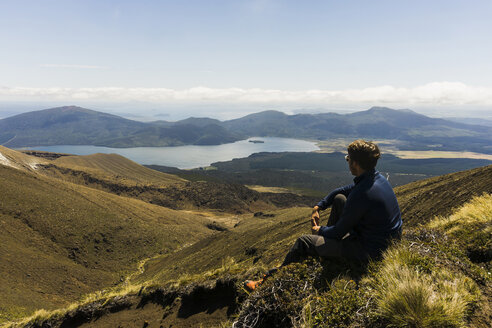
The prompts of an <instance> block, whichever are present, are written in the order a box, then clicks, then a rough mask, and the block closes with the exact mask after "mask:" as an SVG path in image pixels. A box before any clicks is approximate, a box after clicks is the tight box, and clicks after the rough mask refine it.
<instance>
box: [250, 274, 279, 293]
mask: <svg viewBox="0 0 492 328" xmlns="http://www.w3.org/2000/svg"><path fill="white" fill-rule="evenodd" d="M277 271H278V268H273V269H270V270H268V272H267V273H266V274H265V275H263V278H262V279H260V280H246V281H245V282H244V284H243V285H244V288H245V289H246V290H247V291H249V292H252V291H254V290H255V289H256V288H258V287H260V286H261V284H262V283H263V282H265V280H266V279H267V278H268V277H270V276H271V275H272V274H274V273H275V272H277Z"/></svg>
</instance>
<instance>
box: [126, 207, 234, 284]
mask: <svg viewBox="0 0 492 328" xmlns="http://www.w3.org/2000/svg"><path fill="white" fill-rule="evenodd" d="M179 212H181V213H188V214H192V215H196V216H201V217H203V218H206V219H209V220H210V223H212V224H215V223H220V224H222V225H224V226H225V227H226V228H227V229H233V228H234V227H235V226H236V224H237V223H238V222H239V221H240V218H239V216H238V215H217V213H213V212H210V211H194V210H181V211H179ZM197 242H199V240H198V241H196V242H195V243H197ZM195 243H189V244H184V245H182V246H180V247H178V248H176V249H175V250H173V251H172V252H170V253H168V254H166V255H162V254H156V255H154V256H151V257H148V258H145V259H143V260H141V261H140V262H138V264H137V268H136V270H135V271H134V272H132V273H130V274H129V275H128V276H126V277H125V278H124V279H123V281H122V283H121V284H118V286H129V285H131V282H132V279H133V278H135V277H137V276H139V275H141V274H143V273H145V265H146V264H147V262H149V261H151V260H154V259H157V258H159V257H162V256H169V255H171V254H174V253H177V252H179V251H181V250H183V249H185V248H187V247H190V246H192V245H194V244H195Z"/></svg>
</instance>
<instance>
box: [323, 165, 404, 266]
mask: <svg viewBox="0 0 492 328" xmlns="http://www.w3.org/2000/svg"><path fill="white" fill-rule="evenodd" d="M337 194H343V195H345V196H346V197H347V202H346V203H345V207H344V209H343V212H342V215H341V216H340V219H339V220H338V222H337V223H336V224H335V225H334V226H329V227H327V226H322V227H321V228H320V229H319V234H320V235H322V236H324V237H326V238H333V239H338V240H341V239H342V238H343V237H344V236H345V235H346V234H347V233H348V232H350V239H351V240H357V241H359V242H360V243H361V244H362V247H363V248H364V251H366V252H367V253H368V254H369V256H371V257H374V256H379V255H380V253H381V252H382V251H383V250H384V249H386V248H387V247H388V245H389V241H390V239H392V238H400V236H401V226H402V220H401V214H400V208H399V206H398V201H397V200H396V196H395V193H394V192H393V189H392V188H391V185H390V184H389V182H388V180H386V179H385V178H384V177H383V176H382V175H381V174H380V173H379V172H378V171H376V170H370V171H367V172H365V173H363V174H362V175H360V176H358V177H356V178H355V179H354V183H353V184H350V185H347V186H344V187H340V188H338V189H335V190H333V191H332V192H331V193H330V194H329V195H328V196H326V197H325V198H324V199H323V200H321V201H320V202H319V203H318V206H319V208H320V209H321V210H325V209H326V208H328V207H329V206H331V204H332V203H333V199H334V198H335V196H336V195H337Z"/></svg>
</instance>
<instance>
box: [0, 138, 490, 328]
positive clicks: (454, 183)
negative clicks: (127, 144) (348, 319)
mask: <svg viewBox="0 0 492 328" xmlns="http://www.w3.org/2000/svg"><path fill="white" fill-rule="evenodd" d="M0 153H1V154H2V155H1V156H2V157H1V159H2V163H1V164H2V165H0V179H1V181H0V183H1V185H2V187H3V188H5V189H3V190H7V191H8V192H3V193H2V194H1V196H0V203H1V204H2V209H1V214H0V215H1V220H0V222H1V224H2V230H1V231H2V232H1V234H2V236H1V237H2V240H3V241H4V242H3V243H2V245H1V246H0V255H1V258H2V259H3V260H2V262H1V263H2V265H1V266H0V271H1V273H2V274H1V277H2V278H1V279H2V281H1V284H0V286H3V287H2V290H1V291H0V292H1V293H2V295H4V297H3V298H2V303H1V304H0V309H1V314H0V320H1V321H2V322H3V323H4V324H5V326H6V327H17V326H19V325H20V326H22V327H24V324H19V325H16V324H14V326H12V325H10V324H8V322H9V321H15V320H19V319H21V318H23V317H26V316H29V315H30V314H33V313H34V312H35V311H36V310H39V309H44V310H40V311H38V312H36V313H35V314H34V317H32V318H31V319H28V321H29V322H31V323H30V324H28V325H27V326H29V327H41V326H42V323H43V322H45V323H46V324H48V322H51V323H49V324H50V325H52V326H55V327H58V326H60V325H61V326H64V327H65V326H73V327H85V326H87V327H110V326H111V324H113V323H114V322H119V323H120V324H121V325H123V326H128V325H129V326H140V325H145V322H147V324H148V325H149V326H159V325H173V326H174V327H180V326H183V327H184V326H197V327H198V326H199V325H200V324H202V325H207V326H220V325H223V324H224V325H226V324H227V322H229V323H230V321H229V320H238V318H241V313H243V314H244V313H245V312H244V311H249V310H247V307H245V306H246V304H248V303H247V300H248V299H249V300H250V301H252V299H251V298H250V297H251V296H252V295H248V294H247V293H245V292H244V291H241V288H240V285H241V281H242V280H244V279H246V278H248V277H252V276H255V275H261V273H262V272H265V271H266V270H267V269H268V268H269V267H271V266H273V265H277V264H278V263H279V261H281V260H282V258H283V256H284V254H285V253H286V251H287V250H288V249H289V247H290V245H291V244H292V243H293V241H294V240H295V239H296V238H297V237H298V236H299V235H302V234H303V233H306V232H307V231H308V228H309V223H308V220H307V217H308V214H309V211H310V210H309V206H311V204H312V202H313V201H314V200H316V199H317V198H316V197H315V196H311V197H307V196H300V195H294V194H289V193H282V191H285V189H280V190H274V191H276V193H268V192H267V193H265V192H261V193H260V192H256V191H253V190H250V189H248V188H246V187H244V186H242V185H240V184H237V185H231V184H229V183H226V182H225V181H217V180H220V179H219V178H218V177H216V176H207V175H200V174H202V173H203V172H194V171H186V172H178V173H180V174H178V175H174V174H169V173H163V172H158V171H155V170H152V169H150V168H146V167H143V166H141V165H139V164H137V163H134V162H132V161H129V160H127V159H125V158H124V157H121V156H119V155H106V154H96V155H89V156H71V155H63V154H53V153H45V152H34V153H33V152H31V153H29V155H28V154H25V153H21V152H17V151H13V150H10V149H8V148H5V147H0ZM308 154H310V155H309V156H328V157H327V158H328V159H329V160H331V161H335V163H336V161H338V157H340V156H341V155H340V154H337V153H335V154H316V153H308ZM304 156H305V155H302V154H295V153H294V154H267V156H266V157H265V155H261V154H259V155H255V156H253V157H252V158H251V159H241V160H237V163H234V165H233V166H230V163H218V164H216V165H217V168H218V169H219V170H220V169H222V170H225V171H227V170H231V172H234V170H236V168H237V167H238V165H239V164H240V165H239V166H242V167H255V168H258V167H262V166H265V165H266V166H265V167H269V168H270V169H271V168H274V167H276V165H278V163H282V165H283V166H288V167H290V168H289V170H291V171H290V172H297V170H298V169H301V168H300V167H299V165H301V164H302V165H307V166H306V167H304V169H305V171H309V170H311V169H313V168H314V169H315V166H316V165H319V166H320V167H331V168H332V169H333V170H334V171H335V172H338V171H337V170H338V169H337V167H336V166H337V165H338V164H337V165H333V164H330V165H328V166H325V165H326V163H323V161H320V160H319V159H316V160H311V161H306V160H305V158H304ZM330 156H331V157H330ZM322 158H323V157H320V159H322ZM252 159H254V161H252V162H251V160H252ZM286 159H289V160H286ZM389 159H391V161H395V162H394V163H393V164H392V165H394V166H395V167H396V164H397V163H399V162H398V161H399V159H397V158H391V157H390V158H389ZM391 161H390V162H391ZM253 163H255V164H254V165H256V166H254V165H253ZM295 163H297V164H295ZM417 163H418V162H417ZM344 164H345V163H343V162H342V163H340V167H341V166H342V165H344ZM381 164H382V166H383V167H384V165H389V164H388V163H387V164H384V163H383V162H382V163H381ZM454 164H455V163H453V165H454ZM292 165H294V166H292ZM313 165H314V166H313ZM398 165H402V164H398ZM436 165H437V166H436V168H435V169H434V170H436V169H437V167H440V169H443V168H442V167H443V166H442V165H443V162H436ZM411 166H413V164H411V165H410V166H409V167H411ZM403 167H404V166H400V170H401V169H402V168H403ZM431 167H432V166H431ZM282 169H285V167H282ZM340 169H341V168H340ZM211 172H213V170H212V171H211ZM434 173H435V174H437V171H435V172H434ZM186 174H187V175H188V176H187V178H185V175H186ZM337 174H338V173H337ZM179 175H181V176H179ZM190 176H192V177H194V178H190ZM491 179H492V166H490V165H488V166H482V167H479V168H475V169H472V170H467V171H462V172H457V173H450V174H447V175H439V176H435V177H432V178H427V179H420V180H418V181H415V182H412V183H408V184H404V185H402V186H399V187H396V189H395V192H396V194H397V197H398V200H399V203H400V207H401V209H402V214H403V217H404V224H405V227H406V229H407V232H406V234H407V235H406V236H407V237H405V238H407V239H406V240H410V241H412V240H414V241H413V242H412V243H415V242H417V243H421V242H423V239H422V240H421V239H418V240H420V241H418V240H416V239H415V237H414V236H415V234H422V233H423V232H422V231H421V229H422V228H421V227H422V226H423V225H426V224H428V223H429V222H430V221H432V218H434V217H436V216H440V217H446V216H449V215H452V214H453V213H455V212H456V211H457V210H458V209H459V207H460V206H462V205H465V204H467V203H468V202H470V201H471V200H473V199H474V197H478V196H480V195H485V194H490V193H491V192H492V190H491V185H490V181H491ZM199 181H202V182H199ZM287 189H288V188H287ZM170 190H172V192H170ZM267 190H268V189H267ZM279 192H280V193H279ZM199 195H203V200H201V199H202V198H200V196H199ZM211 199H214V200H213V201H211ZM166 202H168V203H166ZM484 204H486V203H484ZM327 214H328V213H325V215H327ZM325 215H324V216H323V217H324V218H326V216H325ZM322 220H323V219H322ZM485 222H488V223H486V224H487V225H488V226H490V223H491V222H490V220H489V221H485ZM487 229H488V228H486V229H485V230H483V231H484V232H486V231H488V230H487ZM418 238H423V237H418ZM426 238H427V237H426ZM436 238H437V237H436ZM439 238H441V237H439ZM475 239H476V238H475ZM476 240H480V239H476ZM461 242H464V243H466V241H465V240H462V241H460V243H461ZM426 247H427V246H426ZM432 247H435V246H432ZM467 247H468V249H470V252H471V250H472V249H474V248H470V247H478V248H476V250H473V252H471V253H469V254H471V255H469V256H473V257H472V259H473V261H475V262H466V261H470V260H469V259H468V260H466V259H467V257H466V256H467V255H466V254H465V255H463V256H464V257H460V258H459V260H458V259H455V260H453V261H465V262H463V263H465V264H463V265H464V266H463V270H464V271H463V272H464V274H466V275H471V277H472V279H475V281H477V283H478V284H479V286H481V287H479V288H480V290H482V292H481V293H482V294H483V295H484V297H486V298H485V299H484V300H483V301H481V302H486V303H483V304H490V298H487V297H489V296H487V295H490V294H487V293H489V292H490V289H489V288H490V284H489V282H488V280H487V279H488V278H484V277H486V276H487V274H486V273H485V276H483V273H481V272H483V270H490V260H491V259H490V256H489V255H487V254H488V253H487V252H488V251H487V248H483V247H489V246H466V247H465V249H467ZM446 252H447V251H446ZM446 254H447V253H446ZM453 254H454V253H453ZM456 254H457V253H456ZM480 254H482V255H480ZM459 256H462V255H459ZM477 256H478V258H479V260H478V262H476V261H477V260H476V258H477ZM459 263H461V262H459ZM467 268H468V269H467ZM473 268H474V269H473ZM450 269H451V270H455V269H454V267H453V266H451V267H449V268H448V269H446V270H450ZM296 270H297V269H296ZM469 270H472V271H473V270H475V271H473V272H475V273H473V274H472V273H471V272H472V271H469ZM481 270H482V271H481ZM453 272H454V271H453ZM474 275H475V276H474ZM281 277H282V276H281V275H280V276H279V279H282V278H281ZM295 279H300V278H295ZM483 279H485V280H483ZM265 290H266V289H265ZM244 302H246V303H244ZM487 302H488V303H487ZM70 304H72V305H70ZM67 306H69V307H68V308H67ZM487 306H488V305H487ZM56 309H60V310H56ZM63 309H64V310H63ZM52 310H54V311H55V312H50V311H52ZM474 313H475V314H474V316H472V317H471V318H470V319H469V320H478V321H480V320H485V322H492V321H487V320H489V319H486V316H485V314H484V313H482V312H480V311H478V312H477V311H476V312H474ZM237 315H239V317H237ZM234 318H236V319H234ZM473 318H475V319H473ZM50 320H51V321H50ZM0 324H1V322H0ZM26 324H27V321H26ZM27 326H26V327H27Z"/></svg>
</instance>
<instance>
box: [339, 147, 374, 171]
mask: <svg viewBox="0 0 492 328" xmlns="http://www.w3.org/2000/svg"><path fill="white" fill-rule="evenodd" d="M347 151H348V155H349V157H350V159H351V160H353V161H355V162H357V163H358V164H359V165H360V167H361V168H362V169H363V170H366V171H367V170H372V169H374V168H375V167H376V164H377V162H378V159H379V158H380V157H381V152H380V151H379V147H378V145H376V144H375V143H373V142H371V141H365V140H362V139H358V140H355V141H354V142H352V143H351V144H350V145H348V147H347Z"/></svg>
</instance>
